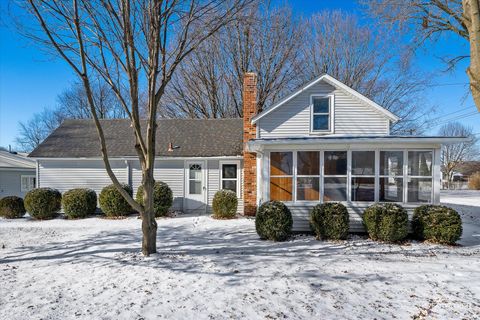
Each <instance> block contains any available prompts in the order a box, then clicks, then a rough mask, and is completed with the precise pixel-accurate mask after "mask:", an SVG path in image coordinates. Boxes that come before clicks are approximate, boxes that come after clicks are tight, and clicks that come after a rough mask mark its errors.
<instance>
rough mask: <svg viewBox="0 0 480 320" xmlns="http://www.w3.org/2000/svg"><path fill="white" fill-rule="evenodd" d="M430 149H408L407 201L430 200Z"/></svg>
mask: <svg viewBox="0 0 480 320" xmlns="http://www.w3.org/2000/svg"><path fill="white" fill-rule="evenodd" d="M432 167H433V152H432V151H408V172H407V173H408V177H407V181H408V184H407V201H408V202H431V201H432V185H433V183H432V179H433V176H432Z"/></svg>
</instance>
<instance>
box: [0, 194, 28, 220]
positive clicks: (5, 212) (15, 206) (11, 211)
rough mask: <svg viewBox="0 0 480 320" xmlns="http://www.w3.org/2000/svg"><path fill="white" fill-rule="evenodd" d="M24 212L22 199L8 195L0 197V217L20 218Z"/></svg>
mask: <svg viewBox="0 0 480 320" xmlns="http://www.w3.org/2000/svg"><path fill="white" fill-rule="evenodd" d="M24 214H25V206H24V205H23V199H22V198H19V197H16V196H9V197H5V198H2V199H0V217H4V218H7V219H14V218H21V217H23V215H24Z"/></svg>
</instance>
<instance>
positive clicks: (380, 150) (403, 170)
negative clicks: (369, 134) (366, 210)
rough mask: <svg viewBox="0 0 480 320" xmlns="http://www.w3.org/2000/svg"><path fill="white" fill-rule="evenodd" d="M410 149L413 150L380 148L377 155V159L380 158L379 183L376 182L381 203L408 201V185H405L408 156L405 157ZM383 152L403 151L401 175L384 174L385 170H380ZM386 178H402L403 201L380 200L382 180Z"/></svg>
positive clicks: (377, 194)
mask: <svg viewBox="0 0 480 320" xmlns="http://www.w3.org/2000/svg"><path fill="white" fill-rule="evenodd" d="M409 150H412V149H402V148H398V149H378V150H377V151H378V157H377V160H378V168H377V169H378V184H376V186H377V187H378V191H377V193H376V196H377V197H378V200H377V201H378V202H379V203H399V204H401V203H406V201H405V200H406V198H405V192H406V190H405V189H406V186H405V163H406V160H407V159H406V158H405V151H407V153H408V151H409ZM381 152H401V153H402V168H401V174H399V175H392V174H384V173H383V172H380V166H381V162H380V153H381ZM385 178H387V179H388V178H394V179H395V178H397V179H402V201H380V180H381V179H385Z"/></svg>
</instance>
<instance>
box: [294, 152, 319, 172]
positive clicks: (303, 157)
mask: <svg viewBox="0 0 480 320" xmlns="http://www.w3.org/2000/svg"><path fill="white" fill-rule="evenodd" d="M297 174H298V175H300V176H318V175H320V153H319V152H316V151H299V152H298V153H297Z"/></svg>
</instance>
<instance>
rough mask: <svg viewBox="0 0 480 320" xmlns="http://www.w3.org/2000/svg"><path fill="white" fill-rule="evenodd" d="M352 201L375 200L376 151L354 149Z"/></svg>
mask: <svg viewBox="0 0 480 320" xmlns="http://www.w3.org/2000/svg"><path fill="white" fill-rule="evenodd" d="M351 186H352V187H351V188H352V190H351V197H352V199H351V200H352V201H375V151H352V181H351Z"/></svg>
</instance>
